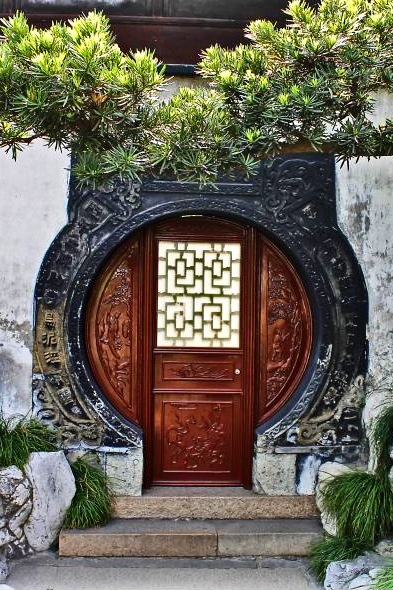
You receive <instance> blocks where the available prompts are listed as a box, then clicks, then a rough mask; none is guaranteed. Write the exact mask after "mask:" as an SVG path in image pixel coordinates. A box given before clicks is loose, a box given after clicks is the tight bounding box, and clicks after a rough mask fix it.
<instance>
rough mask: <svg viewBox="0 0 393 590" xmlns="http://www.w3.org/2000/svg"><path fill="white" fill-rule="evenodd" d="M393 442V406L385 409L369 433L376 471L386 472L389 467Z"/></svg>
mask: <svg viewBox="0 0 393 590" xmlns="http://www.w3.org/2000/svg"><path fill="white" fill-rule="evenodd" d="M392 440H393V406H388V407H387V408H385V409H384V410H383V411H382V412H381V414H380V415H379V416H378V419H377V420H376V423H375V426H374V428H373V429H372V431H371V442H372V443H373V445H374V447H375V451H376V456H377V465H376V471H377V472H379V471H384V472H385V471H386V472H387V471H388V470H389V469H390V467H391V464H392V460H391V458H390V446H391V444H392Z"/></svg>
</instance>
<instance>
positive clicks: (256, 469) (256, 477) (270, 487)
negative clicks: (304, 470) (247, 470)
mask: <svg viewBox="0 0 393 590" xmlns="http://www.w3.org/2000/svg"><path fill="white" fill-rule="evenodd" d="M295 475H296V455H284V454H283V455H281V454H280V455H278V454H275V453H257V454H256V456H255V459H254V464H253V489H254V492H256V493H257V494H266V495H268V496H293V495H295V494H296V482H295V479H296V478H295Z"/></svg>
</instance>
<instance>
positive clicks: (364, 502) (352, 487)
mask: <svg viewBox="0 0 393 590" xmlns="http://www.w3.org/2000/svg"><path fill="white" fill-rule="evenodd" d="M322 495H323V504H324V507H325V510H326V512H327V514H328V516H331V517H335V518H336V519H337V531H338V536H339V537H340V538H344V537H347V538H353V539H358V540H359V541H362V542H365V543H368V544H370V545H371V546H373V545H374V544H375V543H376V542H377V541H378V540H379V539H380V538H381V537H383V536H385V535H389V534H390V533H392V532H393V494H392V489H391V485H390V480H389V474H388V472H386V471H379V472H377V473H367V472H365V471H350V472H348V473H343V474H340V475H338V476H337V477H334V478H332V479H331V480H329V481H327V482H326V484H325V485H324V487H323V492H322Z"/></svg>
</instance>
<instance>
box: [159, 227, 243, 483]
mask: <svg viewBox="0 0 393 590" xmlns="http://www.w3.org/2000/svg"><path fill="white" fill-rule="evenodd" d="M202 220H204V218H203V217H196V218H187V217H186V218H183V220H177V221H176V222H175V223H173V222H169V223H168V222H165V223H164V224H161V225H160V226H159V227H158V228H157V232H156V234H155V236H154V238H153V242H154V248H153V251H154V252H156V253H157V254H156V255H157V263H156V273H157V274H156V285H157V298H156V309H157V311H156V318H157V320H156V337H155V347H154V351H153V357H154V381H153V389H152V391H153V407H154V436H153V439H154V444H153V447H154V470H153V482H154V483H156V484H167V483H171V484H179V485H180V484H181V485H184V484H188V483H193V484H199V485H207V484H210V485H214V484H217V485H222V484H228V485H229V484H232V485H241V484H242V482H243V474H242V463H241V457H242V455H243V451H244V449H245V447H246V446H248V443H249V439H250V432H248V433H246V432H244V431H243V432H242V430H243V426H244V424H243V418H244V415H245V404H244V387H245V381H244V379H243V343H244V336H243V330H244V327H245V321H244V320H245V318H244V317H243V312H242V310H241V301H242V298H243V291H244V277H243V273H242V269H241V268H242V259H243V257H244V256H247V244H248V242H247V239H246V238H247V234H246V232H245V229H244V228H243V227H241V226H239V225H237V224H232V223H229V222H225V221H219V220H211V221H210V223H209V224H208V225H206V224H205V223H204V222H202ZM185 236H186V238H185ZM246 387H247V385H246ZM248 430H250V429H248Z"/></svg>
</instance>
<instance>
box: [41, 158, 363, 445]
mask: <svg viewBox="0 0 393 590" xmlns="http://www.w3.org/2000/svg"><path fill="white" fill-rule="evenodd" d="M69 197H70V200H69V223H68V224H67V225H66V226H65V227H64V228H63V230H62V231H61V232H60V233H59V234H58V236H57V237H56V239H55V240H54V242H53V243H52V245H51V246H50V248H49V250H48V252H47V254H46V256H45V259H44V261H43V264H42V267H41V270H40V273H39V277H38V280H37V286H36V293H35V304H36V328H35V361H34V380H33V383H34V387H33V391H34V403H35V407H36V412H37V413H38V415H40V416H41V417H42V418H43V419H46V420H48V421H50V422H51V423H52V424H53V425H54V426H55V427H57V428H58V429H59V430H60V433H61V436H62V438H63V440H64V443H65V444H66V446H67V445H68V446H75V445H80V444H82V445H86V446H90V447H103V446H104V447H112V448H113V447H139V446H141V445H142V435H143V433H142V432H141V430H140V428H138V427H137V426H136V425H135V424H131V423H129V422H127V421H126V420H125V419H124V418H122V417H121V416H120V415H119V414H118V413H117V412H116V410H115V409H114V408H113V407H112V406H111V405H110V404H109V402H108V401H107V400H106V398H105V397H104V396H103V394H102V393H101V391H99V388H98V386H97V384H96V383H95V381H94V378H93V376H92V374H91V371H90V368H89V365H88V362H87V357H86V351H85V343H84V329H83V315H84V309H85V304H86V300H87V297H88V293H89V286H90V285H91V282H92V280H93V278H94V277H95V276H96V274H97V273H98V271H99V270H100V268H101V267H102V264H103V263H104V261H105V260H106V259H107V257H108V256H109V255H110V254H111V253H112V252H113V251H114V250H115V249H116V248H117V247H118V246H119V244H120V243H121V242H122V241H123V240H125V239H126V238H128V237H129V236H130V235H131V234H132V233H133V232H136V231H138V230H139V229H140V228H142V227H143V226H145V225H147V224H149V223H152V222H155V221H157V220H159V219H163V218H165V217H170V216H175V215H178V214H185V213H202V214H203V213H205V214H215V215H218V216H220V217H223V218H228V219H235V220H238V221H243V222H246V223H248V224H252V225H254V226H255V227H256V228H258V229H259V230H260V231H263V232H265V233H266V235H267V236H268V237H269V238H270V239H271V240H272V241H274V242H275V243H276V244H277V245H278V246H279V247H280V248H281V250H283V252H284V253H285V254H286V255H287V257H288V258H289V259H290V260H292V262H293V263H294V266H295V267H296V269H297V272H298V273H299V274H300V276H301V277H302V280H303V282H304V285H305V288H306V290H307V292H308V297H309V300H310V304H311V307H312V313H313V319H314V334H313V348H312V353H311V359H310V362H309V365H308V368H307V370H306V372H305V374H304V376H303V378H302V380H301V382H300V383H299V386H298V387H297V389H296V391H295V393H294V394H293V395H292V397H291V399H290V400H289V401H288V402H287V403H286V404H285V406H284V407H283V408H282V409H281V410H280V411H279V412H278V413H277V414H276V415H275V416H274V418H272V419H271V420H269V421H268V422H267V423H265V424H264V425H263V426H261V427H259V428H258V431H257V434H258V435H259V440H260V441H261V440H262V441H263V444H264V445H266V446H267V447H270V448H274V447H276V446H286V447H294V448H300V447H302V446H310V445H312V446H314V447H315V446H317V447H318V446H323V447H332V448H333V447H337V446H339V447H340V448H342V447H343V446H345V445H357V444H358V443H359V440H360V420H359V399H358V398H359V395H358V391H357V387H356V384H357V383H358V377H359V376H362V375H364V373H365V370H366V358H365V351H366V322H367V293H366V288H365V283H364V279H363V275H362V272H361V269H360V267H359V265H358V263H357V261H356V258H355V256H354V253H353V251H352V249H351V247H350V246H349V244H348V241H347V240H346V238H345V237H344V235H343V234H342V233H341V231H340V229H339V227H338V224H337V218H336V210H335V165H334V159H333V158H332V157H331V156H328V155H318V154H317V155H315V154H312V155H311V154H297V155H294V154H293V155H292V154H291V155H287V156H283V157H277V158H274V159H271V160H266V161H264V162H262V163H261V168H260V173H259V174H258V176H257V177H255V178H254V179H253V181H252V182H228V181H225V182H218V183H216V185H215V186H214V187H209V188H201V187H199V186H198V185H196V184H194V183H180V182H175V181H167V180H146V181H144V182H143V183H142V185H141V186H136V185H131V184H129V183H126V182H120V181H117V182H113V183H111V184H110V185H108V186H106V187H101V188H99V189H97V190H95V191H94V190H83V191H80V190H78V189H77V188H76V186H74V184H73V183H71V186H70V195H69Z"/></svg>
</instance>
